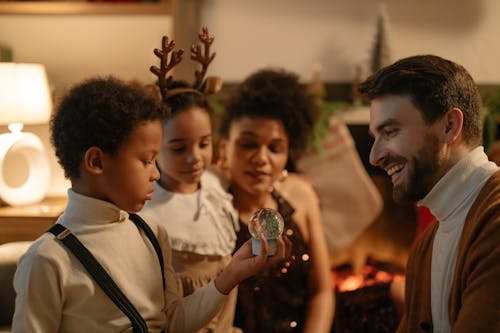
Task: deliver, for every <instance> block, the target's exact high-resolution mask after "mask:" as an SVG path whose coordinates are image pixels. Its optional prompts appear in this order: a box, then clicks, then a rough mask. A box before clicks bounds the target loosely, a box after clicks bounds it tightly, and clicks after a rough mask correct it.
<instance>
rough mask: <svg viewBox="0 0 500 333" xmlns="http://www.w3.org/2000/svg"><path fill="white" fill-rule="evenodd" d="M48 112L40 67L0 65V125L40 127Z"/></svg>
mask: <svg viewBox="0 0 500 333" xmlns="http://www.w3.org/2000/svg"><path fill="white" fill-rule="evenodd" d="M51 110H52V99H51V97H50V90H49V85H48V82H47V75H46V74H45V68H44V66H43V65H40V64H22V63H12V62H0V124H2V125H8V124H11V123H23V124H24V125H31V124H43V123H46V122H47V121H48V120H49V118H50V112H51Z"/></svg>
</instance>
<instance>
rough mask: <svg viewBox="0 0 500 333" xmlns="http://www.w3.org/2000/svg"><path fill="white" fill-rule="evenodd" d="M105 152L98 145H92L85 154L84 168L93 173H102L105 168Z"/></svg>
mask: <svg viewBox="0 0 500 333" xmlns="http://www.w3.org/2000/svg"><path fill="white" fill-rule="evenodd" d="M103 155H104V152H103V151H102V150H101V149H100V148H98V147H95V146H93V147H90V148H89V149H87V151H86V152H85V155H84V156H83V168H84V169H85V170H87V172H89V173H91V174H95V175H98V174H101V173H102V172H103V170H104V167H103V157H104V156H103Z"/></svg>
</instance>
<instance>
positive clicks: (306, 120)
mask: <svg viewBox="0 0 500 333" xmlns="http://www.w3.org/2000/svg"><path fill="white" fill-rule="evenodd" d="M318 116H319V110H318V107H317V104H316V103H315V102H314V99H313V97H312V96H311V95H309V94H308V93H307V91H306V89H305V87H304V86H302V85H301V84H300V83H299V78H298V76H297V75H296V74H294V73H292V72H288V71H286V70H284V69H271V68H269V69H262V70H259V71H257V72H255V73H253V74H252V75H250V76H249V77H248V78H247V79H245V80H244V81H243V82H242V83H241V84H240V85H239V86H238V88H237V89H236V91H235V92H234V94H233V95H232V96H230V98H229V99H228V101H227V103H226V105H225V112H224V114H223V115H222V118H221V123H220V135H221V137H223V138H227V137H228V136H229V128H230V126H231V123H232V122H233V121H236V120H239V119H241V118H243V117H250V118H252V117H264V118H270V119H277V120H280V121H281V122H282V123H283V126H284V127H285V131H286V133H287V134H288V137H289V140H290V147H289V152H290V159H291V160H292V161H293V160H296V158H298V157H299V156H300V154H301V153H302V152H304V150H305V149H306V148H307V147H308V145H309V143H310V140H312V136H313V130H314V126H315V124H316V121H317V118H318Z"/></svg>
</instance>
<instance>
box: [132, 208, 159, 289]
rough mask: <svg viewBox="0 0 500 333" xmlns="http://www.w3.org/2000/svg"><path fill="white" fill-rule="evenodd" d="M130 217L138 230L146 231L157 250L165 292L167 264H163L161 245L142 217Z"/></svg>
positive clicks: (133, 215) (135, 215) (134, 215)
mask: <svg viewBox="0 0 500 333" xmlns="http://www.w3.org/2000/svg"><path fill="white" fill-rule="evenodd" d="M129 217H130V219H131V220H132V222H134V223H135V225H136V226H137V227H138V228H140V229H142V231H144V233H145V234H146V237H148V239H149V241H150V242H151V244H152V245H153V247H154V248H155V251H156V255H157V256H158V261H159V262H160V268H161V278H162V282H163V290H165V274H164V272H165V264H164V263H163V255H162V253H161V247H160V243H158V239H156V236H155V234H154V232H153V230H151V228H150V227H149V225H148V224H147V223H146V222H145V221H144V220H143V219H142V217H140V216H139V215H137V214H129Z"/></svg>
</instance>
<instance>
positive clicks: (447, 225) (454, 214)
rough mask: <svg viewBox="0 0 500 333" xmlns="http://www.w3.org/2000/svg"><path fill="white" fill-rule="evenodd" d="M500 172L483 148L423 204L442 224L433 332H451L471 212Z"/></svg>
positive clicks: (435, 255)
mask: <svg viewBox="0 0 500 333" xmlns="http://www.w3.org/2000/svg"><path fill="white" fill-rule="evenodd" d="M497 170H498V167H497V165H496V164H495V163H493V162H490V161H488V157H487V156H486V154H485V153H484V150H483V147H477V148H475V149H474V150H472V151H471V152H470V153H469V154H468V155H467V156H466V157H465V158H463V159H462V160H461V161H459V162H458V163H457V164H456V165H454V166H453V167H452V168H451V169H450V170H449V171H448V172H447V173H446V174H445V175H444V176H443V177H442V178H441V179H440V180H439V181H438V183H437V184H436V185H435V186H434V187H433V188H432V190H431V191H430V192H429V193H428V194H427V196H426V197H425V198H424V199H423V200H422V201H421V202H420V204H421V205H423V206H426V207H428V208H429V209H430V210H431V212H432V214H433V215H434V216H435V217H436V218H437V220H438V221H439V227H438V230H437V232H436V235H435V238H434V243H433V246H432V264H431V265H432V266H431V267H432V268H431V313H432V322H433V327H434V332H436V333H441V332H443V333H445V332H450V322H449V319H448V298H449V294H450V289H451V283H452V281H453V275H454V271H455V264H456V260H457V253H458V242H459V240H460V236H461V234H462V228H463V226H464V223H465V219H466V217H467V214H468V213H469V209H470V208H471V206H472V204H473V203H474V201H475V199H476V198H477V196H478V194H479V192H480V190H481V189H482V187H483V185H484V183H485V182H486V181H487V180H488V178H489V177H490V176H491V175H492V174H493V173H494V172H495V171H497Z"/></svg>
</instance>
